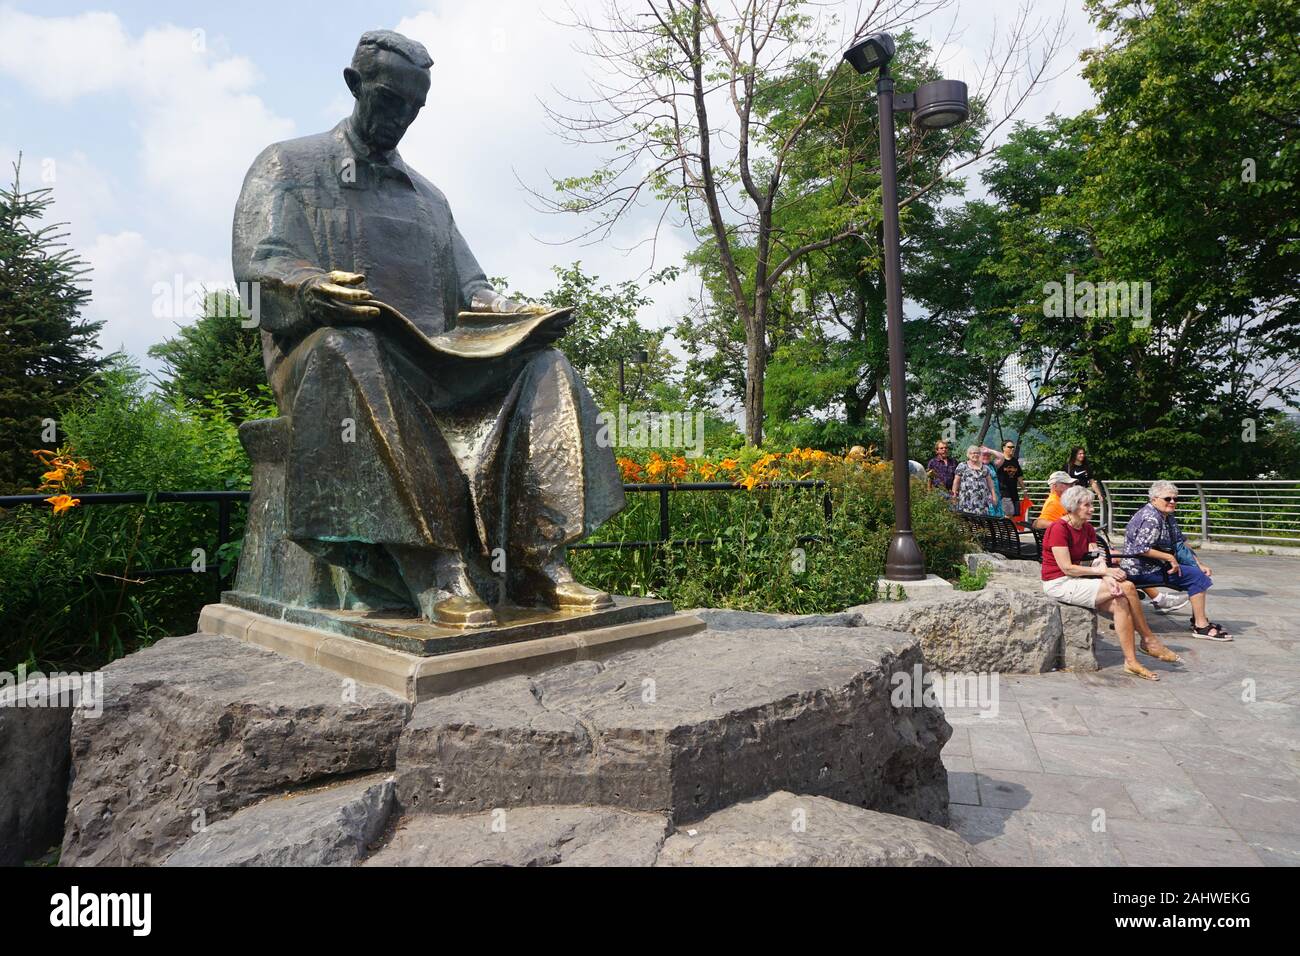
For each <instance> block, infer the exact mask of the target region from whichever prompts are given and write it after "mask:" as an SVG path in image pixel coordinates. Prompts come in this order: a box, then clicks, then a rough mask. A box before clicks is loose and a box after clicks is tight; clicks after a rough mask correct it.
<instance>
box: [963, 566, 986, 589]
mask: <svg viewBox="0 0 1300 956" xmlns="http://www.w3.org/2000/svg"><path fill="white" fill-rule="evenodd" d="M957 567H958V569H959V570H960V571H961V576H960V577H958V578H957V582H956V588H957V590H958V591H983V590H984V587H985V585H987V584H988V583H989V575H990V574H992V573H993V569H992V568H990V567H989V566H988V565H987V564H982V565H980V567H979V568H978V570H976V571H974V572H972V571H971V569H970V568H969V567H968V566H967V565H965V564H959V565H957Z"/></svg>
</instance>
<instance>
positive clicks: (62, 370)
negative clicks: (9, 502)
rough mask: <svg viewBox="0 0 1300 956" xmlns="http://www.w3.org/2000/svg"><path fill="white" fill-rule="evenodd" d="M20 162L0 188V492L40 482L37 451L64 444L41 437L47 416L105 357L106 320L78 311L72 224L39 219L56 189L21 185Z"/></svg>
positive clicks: (79, 274)
mask: <svg viewBox="0 0 1300 956" xmlns="http://www.w3.org/2000/svg"><path fill="white" fill-rule="evenodd" d="M21 162H22V159H21V156H20V157H19V161H18V162H17V163H15V164H14V177H13V184H12V185H11V186H9V187H8V188H0V493H13V492H16V491H19V490H23V489H28V488H31V487H33V486H34V485H35V484H36V481H35V465H36V460H35V459H34V458H33V457H32V454H31V450H32V449H33V448H38V447H48V448H52V447H54V446H55V445H56V444H57V443H58V442H57V441H55V442H47V441H42V431H43V430H44V429H43V425H42V422H43V420H44V419H48V418H52V419H55V421H56V422H57V420H58V417H59V414H60V412H61V410H62V408H63V406H64V403H65V402H66V401H67V400H68V399H69V398H70V397H71V396H72V394H73V393H74V392H75V391H76V389H77V388H78V386H80V385H81V384H82V383H83V382H85V381H86V379H87V378H89V377H90V376H91V375H93V374H94V373H95V372H96V371H98V370H99V369H100V368H102V367H103V364H104V361H105V360H104V359H103V358H101V357H99V356H97V355H96V354H95V353H96V349H97V347H98V335H99V329H100V326H102V325H103V323H102V322H89V321H86V320H83V319H82V318H81V315H80V313H81V309H82V307H83V306H84V305H85V303H86V300H87V299H89V298H90V292H89V290H87V289H86V288H85V287H84V285H83V284H82V282H81V280H82V278H83V277H84V276H85V275H86V274H87V273H88V272H89V271H90V270H89V267H88V266H87V265H86V264H85V262H83V261H82V260H81V259H80V258H78V257H77V255H76V253H74V252H73V251H72V250H71V249H69V248H68V246H67V244H66V243H65V242H64V241H63V240H64V239H66V238H67V233H65V232H60V231H59V230H60V228H61V227H62V226H64V225H66V223H51V224H48V225H41V224H40V222H39V220H40V219H41V218H42V217H43V216H44V215H45V212H46V209H47V208H48V207H49V206H50V204H51V203H52V202H53V201H54V197H53V195H52V192H53V190H52V189H49V188H44V189H34V190H31V191H29V192H23V190H22V187H21V185H20V181H19V180H20V175H19V171H20V166H21ZM59 438H60V439H61V438H62V435H61V433H60V435H59Z"/></svg>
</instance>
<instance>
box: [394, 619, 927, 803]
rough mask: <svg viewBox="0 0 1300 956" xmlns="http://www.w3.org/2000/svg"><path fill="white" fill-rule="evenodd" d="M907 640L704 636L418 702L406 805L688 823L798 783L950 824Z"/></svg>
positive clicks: (853, 634)
mask: <svg viewBox="0 0 1300 956" xmlns="http://www.w3.org/2000/svg"><path fill="white" fill-rule="evenodd" d="M922 664H923V659H922V656H921V649H920V646H919V644H918V642H917V641H916V640H915V639H914V638H910V637H908V636H907V635H904V634H898V633H893V632H889V631H884V630H881V629H879V628H872V627H853V628H844V627H839V628H833V627H797V628H790V629H771V628H762V629H748V630H721V631H719V630H707V631H704V632H702V633H700V634H696V635H692V636H689V637H682V638H678V639H677V640H675V641H671V642H668V643H665V644H660V645H656V646H653V647H648V648H642V649H638V650H632V651H628V652H626V653H624V654H621V655H617V656H614V657H611V658H608V659H606V660H605V661H602V662H597V661H583V662H576V663H573V664H567V665H564V666H561V667H557V668H554V669H551V670H548V671H544V672H542V673H540V674H537V675H535V676H532V677H512V678H506V679H503V680H499V681H493V682H492V683H490V684H485V685H482V686H479V687H475V688H470V689H466V690H464V691H460V692H457V693H454V694H450V695H448V696H446V697H441V698H437V699H434V700H430V701H426V702H424V703H422V704H419V705H417V706H416V708H415V712H414V714H413V716H412V719H411V723H410V724H409V725H408V726H407V729H406V730H405V731H404V732H403V734H402V740H401V744H400V746H399V749H398V760H397V766H398V802H399V804H400V805H401V806H402V807H403V809H404V810H405V811H407V812H439V813H470V812H475V811H482V810H490V809H492V808H495V807H518V806H528V805H534V806H536V805H544V804H551V805H578V804H586V805H598V806H613V807H621V808H625V809H630V810H645V811H651V812H664V813H668V814H670V815H671V816H672V818H673V819H674V820H675V821H676V822H677V823H681V822H683V821H688V820H695V819H699V818H700V817H703V816H706V815H707V814H709V813H712V812H713V811H715V810H719V809H721V808H723V807H725V806H728V805H730V804H732V803H735V802H736V801H738V800H744V799H748V798H750V797H754V796H761V795H763V794H767V793H771V792H772V791H774V790H781V789H797V790H799V791H801V792H807V793H816V794H822V795H826V796H830V797H833V798H835V799H837V800H841V801H844V802H847V803H853V804H858V805H861V806H865V807H870V808H873V809H877V810H883V811H887V812H891V813H899V814H903V815H906V816H912V817H917V818H920V819H924V820H929V821H932V822H935V823H946V822H947V814H948V795H947V790H946V785H947V775H946V773H945V772H944V769H943V766H942V763H941V762H940V760H939V751H940V750H941V748H942V747H943V744H944V743H945V742H946V741H947V739H948V737H949V736H950V735H951V733H952V731H951V728H950V727H949V726H948V723H947V721H946V720H945V719H944V718H943V715H942V711H941V710H939V709H938V708H934V707H930V708H925V707H917V708H913V707H912V706H911V705H910V701H909V703H908V704H907V705H906V706H899V707H895V706H894V705H893V704H892V703H891V689H892V686H893V685H892V684H891V677H892V675H894V674H896V673H898V672H900V671H901V672H904V673H906V674H908V675H909V676H910V675H912V674H913V668H914V667H920V666H922Z"/></svg>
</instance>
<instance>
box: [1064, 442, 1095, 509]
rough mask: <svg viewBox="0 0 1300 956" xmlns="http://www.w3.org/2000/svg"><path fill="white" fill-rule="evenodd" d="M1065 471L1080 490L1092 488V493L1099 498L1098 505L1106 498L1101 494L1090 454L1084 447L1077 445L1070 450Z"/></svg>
mask: <svg viewBox="0 0 1300 956" xmlns="http://www.w3.org/2000/svg"><path fill="white" fill-rule="evenodd" d="M1065 471H1066V474H1068V475H1069V476H1070V477H1071V478H1073V479H1074V483H1075V484H1076V485H1078V486H1079V487H1080V488H1091V489H1092V493H1093V494H1094V495H1096V496H1097V501H1098V503H1100V502H1101V501H1102V499H1103V498H1105V495H1103V494H1102V493H1101V486H1100V485H1099V484H1097V476H1096V474H1094V473H1093V470H1092V463H1091V462H1090V461H1088V453H1087V452H1086V451H1085V450H1084V448H1083V446H1082V445H1075V446H1074V447H1073V448H1071V449H1070V457H1069V460H1067V461H1066V463H1065Z"/></svg>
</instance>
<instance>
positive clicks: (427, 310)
mask: <svg viewBox="0 0 1300 956" xmlns="http://www.w3.org/2000/svg"><path fill="white" fill-rule="evenodd" d="M429 65H430V61H429V59H428V54H427V53H426V52H425V50H424V48H423V47H422V46H421V45H419V44H418V43H414V42H413V41H411V40H408V39H406V38H405V37H401V36H400V35H398V34H394V33H390V32H387V31H377V32H375V33H368V34H366V35H365V36H363V38H362V40H361V43H360V44H359V45H358V47H357V53H356V55H355V56H354V59H353V65H352V67H350V68H349V69H348V70H346V71H345V74H344V75H345V79H346V80H347V83H348V86H349V88H350V89H351V90H352V92H353V95H354V96H355V98H356V106H355V108H354V110H353V113H352V115H351V116H350V117H349V118H348V119H346V120H344V121H343V122H342V123H340V124H339V125H338V126H337V127H335V128H334V129H333V130H331V131H329V132H327V133H322V134H319V135H316V136H308V137H304V138H302V139H297V140H291V141H288V142H285V143H278V144H275V145H273V146H271V147H269V148H268V149H267V150H265V151H264V152H263V153H262V154H261V156H259V157H258V159H257V161H256V162H255V163H254V164H253V167H252V168H251V169H250V170H249V173H248V176H247V178H246V179H245V182H244V188H243V191H242V193H241V195H240V198H239V204H238V206H237V208H236V212H235V228H234V266H235V278H236V279H237V280H238V281H240V282H241V283H256V286H255V288H256V289H257V290H258V302H259V313H260V314H259V316H258V318H259V323H260V326H261V330H262V341H263V351H264V355H265V359H266V366H267V372H268V376H269V378H270V381H271V386H272V389H273V391H274V392H275V396H276V401H277V403H278V405H279V408H280V412H281V414H282V415H283V416H285V417H286V418H287V419H288V439H287V443H286V449H285V452H284V454H285V461H284V507H283V513H284V526H285V534H286V535H287V537H288V538H289V539H290V540H292V541H293V542H294V543H296V544H297V545H299V546H300V547H302V548H304V549H306V550H307V551H308V552H310V553H311V554H313V555H315V556H316V557H318V558H320V559H322V560H324V561H326V562H328V563H329V564H330V565H331V566H333V567H335V568H337V569H341V570H342V571H344V572H346V574H345V576H344V577H345V580H346V589H345V590H346V593H345V594H343V595H341V598H340V600H341V604H342V606H344V607H349V608H367V607H369V608H379V607H389V608H391V607H401V606H407V607H415V608H418V609H419V611H420V613H421V614H422V615H423V616H424V617H425V618H427V619H428V620H430V621H435V622H438V623H442V624H454V625H460V626H484V625H489V624H492V623H494V622H495V620H496V616H495V612H494V610H493V605H494V604H501V603H503V602H507V603H508V602H514V603H518V604H541V605H543V606H549V607H551V608H555V609H574V608H585V609H592V608H598V607H603V606H608V605H609V603H610V597H609V595H607V594H605V593H604V592H601V591H598V590H595V589H592V588H588V587H585V586H583V585H582V584H579V583H577V582H576V581H574V579H573V576H572V574H571V573H570V572H569V569H568V567H567V564H566V561H565V548H566V546H567V545H568V544H570V543H572V542H574V541H576V540H577V539H579V538H581V537H583V536H584V535H586V534H588V533H590V532H591V531H592V530H594V529H595V528H596V527H597V526H599V525H600V524H601V523H602V522H604V521H605V520H606V519H607V518H609V517H610V516H611V515H613V514H614V513H616V512H617V511H618V510H619V509H620V508H621V507H622V506H623V491H622V485H621V481H620V477H619V474H618V470H617V466H616V464H615V461H614V456H613V452H612V450H611V449H610V448H608V447H602V446H601V445H599V444H598V443H597V441H596V439H595V435H596V433H597V429H596V416H597V409H596V407H595V404H594V402H593V401H592V399H591V396H590V394H589V393H588V391H587V389H586V387H585V386H584V385H583V383H582V380H581V379H580V378H579V376H578V375H577V373H576V372H575V371H574V370H573V368H572V366H571V365H570V364H569V362H568V361H567V360H566V359H565V357H564V355H563V354H562V353H561V352H560V351H558V350H557V349H555V348H553V347H552V346H553V343H554V342H555V341H556V340H557V339H559V338H560V337H561V336H562V335H563V333H564V331H565V329H566V328H567V326H568V324H569V323H570V322H571V310H568V309H548V308H546V307H541V306H531V305H524V304H521V303H517V302H514V301H512V300H510V299H508V298H506V297H504V296H502V295H500V294H499V293H497V292H496V291H495V290H494V289H493V288H492V287H491V284H490V283H489V282H488V281H487V279H486V277H485V276H484V273H483V271H482V269H481V268H479V266H478V263H477V261H476V260H475V258H474V256H473V254H472V253H471V252H470V250H469V247H468V245H467V244H466V242H465V240H464V238H463V237H462V236H461V234H460V231H459V229H458V228H457V226H456V223H455V221H454V219H453V218H452V216H451V211H450V208H449V207H448V205H447V201H446V199H445V197H443V195H442V193H441V192H440V191H439V190H438V189H436V188H435V187H434V186H433V185H432V184H430V183H429V182H428V181H427V180H425V179H424V178H423V177H422V176H420V175H419V174H418V173H416V172H415V171H414V170H412V169H410V167H408V166H407V165H406V164H405V163H404V162H403V161H402V159H401V157H400V156H399V155H398V154H397V152H396V150H395V147H396V145H397V142H398V140H400V139H401V136H402V134H403V133H404V132H405V130H406V128H407V127H408V126H409V125H410V123H411V121H413V120H414V118H415V115H416V114H417V113H418V111H419V109H420V107H421V106H423V104H424V98H425V95H426V93H427V92H428V89H429V70H428V67H429ZM289 600H290V601H291V603H298V604H304V605H306V604H311V603H313V601H317V600H318V598H316V597H313V596H312V595H311V594H309V593H302V594H299V595H289Z"/></svg>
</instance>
